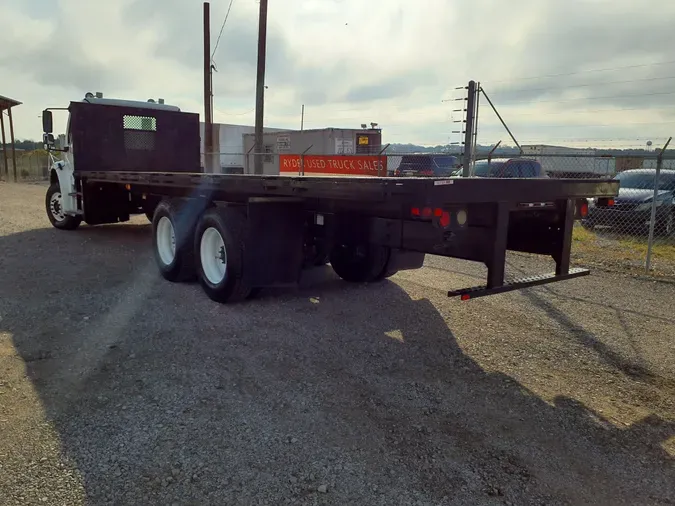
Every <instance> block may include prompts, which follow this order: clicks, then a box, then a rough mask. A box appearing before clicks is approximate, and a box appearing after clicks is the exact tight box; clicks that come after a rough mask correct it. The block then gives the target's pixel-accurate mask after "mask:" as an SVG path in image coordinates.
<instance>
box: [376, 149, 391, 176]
mask: <svg viewBox="0 0 675 506" xmlns="http://www.w3.org/2000/svg"><path fill="white" fill-rule="evenodd" d="M387 149H389V143H387V145H386V146H385V147H383V148H382V149H381V150H380V152H379V153H378V154H377V177H381V176H382V174H381V172H382V167H383V164H382V155H383V154H384V152H385V151H386V150H387ZM384 156H387V155H384ZM387 165H388V164H387ZM384 175H385V176H387V175H388V174H387V171H385V173H384Z"/></svg>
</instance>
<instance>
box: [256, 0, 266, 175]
mask: <svg viewBox="0 0 675 506" xmlns="http://www.w3.org/2000/svg"><path fill="white" fill-rule="evenodd" d="M266 52H267V0H260V19H259V20H258V72H257V75H256V83H255V88H256V89H255V147H254V150H253V151H254V153H255V154H254V159H255V165H254V173H255V174H262V173H263V159H262V155H261V153H262V152H263V118H264V117H265V113H264V108H265V56H266Z"/></svg>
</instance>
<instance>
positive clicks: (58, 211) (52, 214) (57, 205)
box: [45, 183, 82, 230]
mask: <svg viewBox="0 0 675 506" xmlns="http://www.w3.org/2000/svg"><path fill="white" fill-rule="evenodd" d="M45 206H46V208H47V217H48V218H49V221H50V222H51V224H52V225H53V226H54V227H56V228H59V229H61V230H75V229H76V228H77V227H79V226H80V223H82V218H81V217H80V216H71V215H69V214H66V213H65V212H64V211H63V196H62V195H61V187H60V186H59V184H58V183H54V184H52V185H51V186H50V187H49V188H48V189H47V197H46V199H45Z"/></svg>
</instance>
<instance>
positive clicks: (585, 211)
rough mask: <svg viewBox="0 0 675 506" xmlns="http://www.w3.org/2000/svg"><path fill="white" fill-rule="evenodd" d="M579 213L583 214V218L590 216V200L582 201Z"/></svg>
mask: <svg viewBox="0 0 675 506" xmlns="http://www.w3.org/2000/svg"><path fill="white" fill-rule="evenodd" d="M579 213H580V214H581V217H582V218H585V217H586V216H588V202H586V201H585V200H584V201H583V202H582V203H581V206H580V207H579Z"/></svg>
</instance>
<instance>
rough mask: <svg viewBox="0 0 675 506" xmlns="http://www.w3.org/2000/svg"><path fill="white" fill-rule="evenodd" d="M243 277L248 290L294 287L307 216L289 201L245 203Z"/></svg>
mask: <svg viewBox="0 0 675 506" xmlns="http://www.w3.org/2000/svg"><path fill="white" fill-rule="evenodd" d="M247 213H248V220H247V233H246V242H245V246H244V247H245V248H246V254H245V255H244V273H245V274H244V276H245V277H246V281H247V283H248V285H249V286H251V287H269V286H277V287H282V286H294V285H296V284H297V283H298V281H299V279H300V272H301V270H302V263H303V259H304V252H303V239H304V229H305V221H306V219H307V214H306V212H305V210H304V208H303V202H302V201H301V200H298V199H292V198H280V199H275V198H270V199H267V198H260V199H257V198H256V199H251V200H250V201H249V203H248V209H247Z"/></svg>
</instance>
